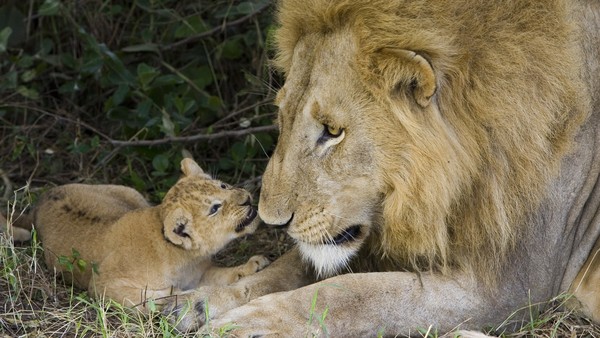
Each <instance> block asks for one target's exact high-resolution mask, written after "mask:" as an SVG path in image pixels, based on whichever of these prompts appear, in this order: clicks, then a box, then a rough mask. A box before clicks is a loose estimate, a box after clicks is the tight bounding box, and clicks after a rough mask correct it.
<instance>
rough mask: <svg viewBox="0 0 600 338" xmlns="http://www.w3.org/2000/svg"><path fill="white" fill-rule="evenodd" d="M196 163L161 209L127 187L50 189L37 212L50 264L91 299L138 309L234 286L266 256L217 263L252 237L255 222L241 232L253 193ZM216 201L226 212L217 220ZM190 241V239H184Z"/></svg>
mask: <svg viewBox="0 0 600 338" xmlns="http://www.w3.org/2000/svg"><path fill="white" fill-rule="evenodd" d="M185 161H188V160H185ZM191 163H192V162H187V165H188V168H187V172H186V169H184V173H186V175H185V176H184V177H183V178H182V179H180V180H179V181H178V182H177V183H176V184H175V185H174V186H173V187H172V188H171V189H170V190H169V192H168V193H167V195H166V196H165V199H164V200H163V203H162V204H161V205H158V206H150V205H149V203H148V202H147V201H146V200H145V199H144V197H143V196H142V195H141V194H140V193H138V192H137V191H135V190H134V189H131V188H128V187H124V186H117V185H86V184H69V185H64V186H58V187H55V188H52V189H51V190H49V191H48V192H47V193H46V194H45V195H44V196H43V197H42V198H41V200H40V202H39V203H38V205H37V206H36V207H35V210H34V222H35V225H36V228H37V229H38V232H39V235H40V239H41V241H42V245H43V248H44V256H45V260H46V265H47V266H48V267H49V268H53V269H55V270H56V271H58V272H62V273H63V275H64V276H65V277H67V278H68V279H71V277H72V282H73V284H74V285H75V286H77V287H79V288H82V289H87V290H89V291H90V293H91V294H92V295H95V296H97V297H108V298H111V299H113V300H115V301H117V302H119V303H122V304H124V305H127V306H132V307H134V306H138V305H145V301H146V300H150V299H152V300H153V301H154V302H155V303H156V304H158V305H160V304H161V303H163V302H164V301H165V300H164V299H162V298H165V297H168V296H171V295H174V294H178V293H181V292H182V291H184V290H188V289H192V288H196V287H198V286H199V285H206V284H214V283H217V284H228V283H232V282H234V281H236V280H238V279H239V278H240V277H242V276H245V275H248V274H251V273H254V272H256V271H257V269H260V268H262V267H264V266H265V264H266V263H267V261H266V259H264V258H262V257H258V256H257V257H253V258H252V259H251V260H250V261H249V262H248V263H247V264H246V265H242V266H239V267H233V268H219V267H215V266H213V265H212V263H211V258H212V255H213V254H215V253H216V252H217V251H218V250H219V249H221V248H222V247H223V246H224V245H225V244H227V243H228V242H229V241H231V240H232V239H234V238H236V237H239V236H241V235H243V234H246V233H249V232H253V231H254V229H255V228H256V222H253V223H252V224H250V223H248V224H247V226H244V228H240V229H239V231H236V226H237V225H238V224H240V223H241V222H243V221H244V220H245V218H246V213H247V212H248V210H249V209H248V208H250V209H251V207H249V206H248V205H246V204H245V203H246V202H247V200H249V198H250V196H249V194H248V193H247V192H245V191H243V190H240V189H233V188H229V187H228V186H227V188H226V189H223V188H221V185H222V183H221V182H219V181H216V180H212V179H210V178H209V177H208V176H206V175H203V174H198V173H197V172H194V170H195V168H199V167H197V166H195V163H193V164H191ZM182 168H183V163H182ZM215 200H218V201H219V203H221V204H222V205H223V211H222V212H221V213H220V214H219V215H215V217H214V218H213V219H210V218H209V217H210V216H207V215H208V213H209V209H210V206H211V203H213V201H215ZM178 210H184V212H183V213H182V212H179V211H178ZM172 212H175V213H176V217H175V219H173V217H172V216H170V215H171V213H172ZM221 214H223V215H221ZM173 221H174V223H175V224H174V223H173ZM250 221H251V220H250ZM177 222H181V223H180V224H178V223H177ZM178 226H179V227H182V228H181V229H179V230H176V229H177V228H178ZM175 231H178V232H179V233H180V234H184V235H185V236H179V235H178V234H177V233H176V232H175ZM183 237H187V238H185V240H187V242H186V241H179V239H180V238H183ZM68 270H72V274H71V273H70V272H68Z"/></svg>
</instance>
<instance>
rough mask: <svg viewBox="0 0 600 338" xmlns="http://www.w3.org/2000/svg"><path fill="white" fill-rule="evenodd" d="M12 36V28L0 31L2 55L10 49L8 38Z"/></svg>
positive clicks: (0, 50)
mask: <svg viewBox="0 0 600 338" xmlns="http://www.w3.org/2000/svg"><path fill="white" fill-rule="evenodd" d="M11 34H12V28H10V27H4V29H3V30H1V31H0V53H4V52H6V49H7V48H8V38H9V37H10V35H11Z"/></svg>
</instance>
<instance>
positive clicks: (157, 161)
mask: <svg viewBox="0 0 600 338" xmlns="http://www.w3.org/2000/svg"><path fill="white" fill-rule="evenodd" d="M152 167H154V169H155V170H156V171H158V172H162V173H164V172H166V171H167V169H169V158H168V157H167V156H166V155H165V154H158V155H156V156H154V158H153V159H152Z"/></svg>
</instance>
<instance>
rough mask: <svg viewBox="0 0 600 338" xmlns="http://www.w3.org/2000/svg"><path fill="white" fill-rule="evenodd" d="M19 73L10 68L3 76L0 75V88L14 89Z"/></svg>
mask: <svg viewBox="0 0 600 338" xmlns="http://www.w3.org/2000/svg"><path fill="white" fill-rule="evenodd" d="M18 79H19V75H18V73H17V71H16V70H11V71H10V72H8V73H6V74H5V75H4V76H2V77H0V90H2V89H16V88H17V83H18Z"/></svg>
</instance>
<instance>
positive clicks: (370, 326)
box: [205, 272, 515, 337]
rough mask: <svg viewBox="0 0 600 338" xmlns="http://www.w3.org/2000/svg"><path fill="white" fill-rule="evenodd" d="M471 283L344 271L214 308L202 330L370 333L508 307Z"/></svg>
mask: <svg viewBox="0 0 600 338" xmlns="http://www.w3.org/2000/svg"><path fill="white" fill-rule="evenodd" d="M478 290H479V289H478V288H477V286H476V285H475V283H473V282H472V281H470V280H469V279H468V278H460V277H457V278H453V279H451V278H446V277H443V276H437V275H423V276H422V277H421V278H419V277H418V276H417V275H415V274H411V273H405V272H383V273H362V274H347V275H343V276H337V277H334V278H330V279H327V280H325V281H323V282H319V283H316V284H312V285H309V286H306V287H303V288H300V289H296V290H292V291H288V292H281V293H277V294H269V295H266V296H263V297H260V298H258V299H255V300H253V301H251V302H249V303H248V304H246V305H244V306H242V307H239V308H236V309H233V310H231V311H228V312H226V313H224V314H222V315H220V316H218V317H217V318H216V319H215V320H213V321H211V322H209V324H208V325H207V327H206V328H205V330H212V331H215V330H219V329H222V328H225V327H235V330H234V331H233V332H232V333H233V335H234V336H236V337H252V336H263V335H265V336H275V337H278V336H281V337H304V336H310V337H312V336H327V335H331V336H334V337H339V336H344V337H372V336H377V335H379V334H382V335H386V336H387V335H394V334H410V333H413V334H416V333H418V331H417V330H420V329H425V330H427V329H428V328H430V327H431V328H434V329H435V330H438V331H437V332H439V333H445V332H449V331H454V330H456V329H457V328H460V329H481V328H483V327H485V326H486V325H490V324H497V323H495V322H494V321H493V320H492V319H493V318H503V316H505V315H508V314H509V313H508V312H507V313H504V312H503V311H506V309H509V308H510V306H509V307H500V308H494V307H493V306H490V302H489V301H488V300H487V299H486V297H484V296H483V294H482V293H480V291H478ZM511 297H512V299H513V300H514V299H515V295H511ZM508 299H509V300H510V297H509V298H508ZM505 300H506V299H505ZM503 301H504V300H495V301H494V303H498V304H502V302H503ZM503 305H506V304H503ZM512 305H514V304H512ZM460 323H462V324H461V325H460V327H457V325H458V324H460Z"/></svg>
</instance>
